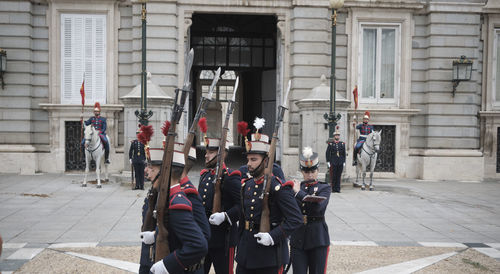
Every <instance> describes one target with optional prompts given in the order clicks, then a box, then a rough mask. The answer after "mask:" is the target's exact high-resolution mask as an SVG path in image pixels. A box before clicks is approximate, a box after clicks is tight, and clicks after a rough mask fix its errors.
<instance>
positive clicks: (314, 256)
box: [291, 246, 330, 274]
mask: <svg viewBox="0 0 500 274" xmlns="http://www.w3.org/2000/svg"><path fill="white" fill-rule="evenodd" d="M329 251H330V247H329V246H321V247H316V248H313V249H308V250H302V249H298V248H293V247H292V254H291V255H292V266H293V273H294V274H306V273H309V274H324V273H326V266H327V261H328V252H329ZM308 269H309V272H308V271H307V270H308Z"/></svg>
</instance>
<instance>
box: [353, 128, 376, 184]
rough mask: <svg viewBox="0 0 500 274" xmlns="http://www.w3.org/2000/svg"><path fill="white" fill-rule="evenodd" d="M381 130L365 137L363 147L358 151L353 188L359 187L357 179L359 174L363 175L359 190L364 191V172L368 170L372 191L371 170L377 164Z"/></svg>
mask: <svg viewBox="0 0 500 274" xmlns="http://www.w3.org/2000/svg"><path fill="white" fill-rule="evenodd" d="M381 133H382V130H379V131H373V132H372V133H370V134H368V136H367V137H366V140H365V142H364V143H363V146H361V149H360V150H359V151H360V152H359V155H358V164H357V166H356V182H355V183H354V186H359V184H358V177H359V173H360V172H362V173H363V185H362V186H361V190H365V189H366V184H365V177H366V171H367V170H368V168H369V170H370V190H373V170H374V169H375V164H376V163H377V156H378V152H379V151H380V142H382V137H381Z"/></svg>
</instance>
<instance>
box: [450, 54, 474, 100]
mask: <svg viewBox="0 0 500 274" xmlns="http://www.w3.org/2000/svg"><path fill="white" fill-rule="evenodd" d="M471 76H472V60H469V59H467V57H465V55H462V56H460V59H459V60H453V80H452V82H453V96H455V91H456V90H457V86H458V84H459V83H460V82H461V81H469V80H470V79H471Z"/></svg>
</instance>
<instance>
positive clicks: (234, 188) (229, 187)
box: [198, 165, 241, 249]
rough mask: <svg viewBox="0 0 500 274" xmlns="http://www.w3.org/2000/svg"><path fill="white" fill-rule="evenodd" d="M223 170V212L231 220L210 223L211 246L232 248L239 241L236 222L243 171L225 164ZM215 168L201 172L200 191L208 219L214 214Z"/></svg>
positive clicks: (209, 243) (209, 244)
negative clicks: (227, 166) (218, 223)
mask: <svg viewBox="0 0 500 274" xmlns="http://www.w3.org/2000/svg"><path fill="white" fill-rule="evenodd" d="M223 169H224V170H223V172H222V174H223V175H222V185H221V192H222V202H221V204H222V212H226V213H227V215H228V217H229V219H230V221H231V222H229V221H227V220H226V221H224V222H223V223H222V224H220V225H210V231H211V233H210V235H211V237H210V241H209V242H208V246H209V248H226V249H228V248H230V247H234V246H236V244H237V243H238V227H237V224H236V222H237V221H238V218H239V212H240V189H241V187H240V186H241V173H240V172H239V171H238V170H235V171H232V170H230V169H228V168H226V166H225V165H224V166H223ZM215 177H216V174H215V170H214V169H203V170H202V171H201V173H200V184H199V185H198V192H199V193H200V196H201V200H202V204H203V206H204V207H205V216H206V217H205V218H206V219H207V220H208V218H209V217H210V215H212V208H213V201H214V193H215Z"/></svg>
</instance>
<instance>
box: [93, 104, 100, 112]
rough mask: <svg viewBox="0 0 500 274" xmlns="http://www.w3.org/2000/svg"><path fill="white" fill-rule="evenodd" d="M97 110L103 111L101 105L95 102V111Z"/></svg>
mask: <svg viewBox="0 0 500 274" xmlns="http://www.w3.org/2000/svg"><path fill="white" fill-rule="evenodd" d="M95 110H98V111H101V104H99V102H95V104H94V111H95Z"/></svg>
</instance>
